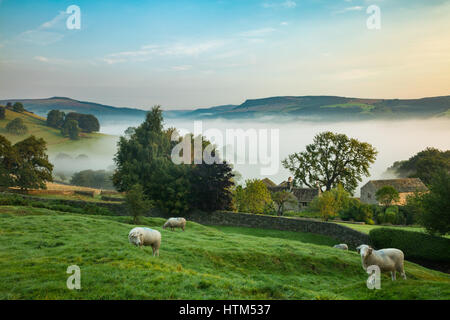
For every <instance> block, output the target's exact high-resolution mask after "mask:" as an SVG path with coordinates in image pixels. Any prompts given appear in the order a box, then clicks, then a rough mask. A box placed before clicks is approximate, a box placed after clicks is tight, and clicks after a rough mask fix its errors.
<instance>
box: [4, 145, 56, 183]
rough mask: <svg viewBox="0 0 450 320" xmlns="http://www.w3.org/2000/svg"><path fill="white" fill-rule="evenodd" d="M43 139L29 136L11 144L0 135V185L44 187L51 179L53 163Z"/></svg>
mask: <svg viewBox="0 0 450 320" xmlns="http://www.w3.org/2000/svg"><path fill="white" fill-rule="evenodd" d="M45 151H46V143H45V141H44V140H43V139H36V138H35V137H34V136H30V137H28V138H27V139H25V140H22V141H20V142H18V143H16V144H15V145H14V146H11V143H10V142H9V141H8V140H7V139H6V138H5V137H3V136H0V185H1V186H3V187H20V188H21V189H45V188H46V185H45V182H46V181H52V171H53V165H52V164H51V163H50V162H49V161H48V156H47V154H46V153H45Z"/></svg>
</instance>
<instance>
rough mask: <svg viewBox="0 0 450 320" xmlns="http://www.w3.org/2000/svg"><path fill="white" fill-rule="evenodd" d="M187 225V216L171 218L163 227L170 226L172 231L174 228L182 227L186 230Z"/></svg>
mask: <svg viewBox="0 0 450 320" xmlns="http://www.w3.org/2000/svg"><path fill="white" fill-rule="evenodd" d="M185 226H186V219H185V218H170V219H169V220H167V221H166V223H164V225H163V229H165V228H170V229H171V230H172V231H173V229H174V228H181V229H183V231H184V227H185Z"/></svg>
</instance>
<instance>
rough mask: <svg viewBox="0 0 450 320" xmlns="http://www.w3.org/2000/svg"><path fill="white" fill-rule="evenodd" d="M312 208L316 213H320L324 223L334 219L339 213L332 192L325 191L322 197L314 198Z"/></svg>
mask: <svg viewBox="0 0 450 320" xmlns="http://www.w3.org/2000/svg"><path fill="white" fill-rule="evenodd" d="M310 208H311V209H312V210H313V211H315V212H319V214H320V216H321V218H322V220H324V221H328V220H329V219H330V218H334V217H335V216H337V214H338V211H339V206H338V203H337V201H336V198H335V196H334V195H333V193H332V192H331V191H325V192H324V193H322V194H321V195H320V196H318V197H316V198H314V199H313V201H311V203H310Z"/></svg>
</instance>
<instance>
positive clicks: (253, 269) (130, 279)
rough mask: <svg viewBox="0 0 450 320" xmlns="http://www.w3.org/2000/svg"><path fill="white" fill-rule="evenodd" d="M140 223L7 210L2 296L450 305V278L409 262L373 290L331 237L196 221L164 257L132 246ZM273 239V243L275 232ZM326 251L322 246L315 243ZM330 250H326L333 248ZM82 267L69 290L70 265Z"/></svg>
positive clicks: (150, 222) (0, 212)
mask: <svg viewBox="0 0 450 320" xmlns="http://www.w3.org/2000/svg"><path fill="white" fill-rule="evenodd" d="M130 220H131V218H130V217H106V216H88V215H77V214H69V213H60V212H56V211H51V210H47V209H40V208H30V207H9V206H4V207H0V298H1V299H449V298H450V276H449V275H446V274H443V273H440V272H437V271H432V270H428V269H426V268H423V267H420V266H418V265H415V264H413V263H409V262H407V263H406V273H407V276H408V280H406V281H404V280H399V281H396V282H391V281H390V280H389V278H388V277H387V275H383V277H382V284H381V285H382V289H381V290H377V291H371V290H368V289H367V287H366V285H365V281H366V279H367V275H366V273H365V272H364V271H363V270H362V268H361V264H360V258H359V256H358V255H357V254H356V253H355V252H344V251H340V250H336V249H333V248H331V247H330V245H331V244H332V243H330V242H329V241H330V240H329V238H326V237H321V236H317V237H315V236H314V237H313V235H310V234H299V235H294V234H293V233H291V232H289V233H286V232H283V231H271V230H257V229H252V230H245V228H224V227H205V226H202V225H199V224H196V223H192V222H188V224H187V229H186V231H185V232H182V231H181V230H178V231H175V232H172V231H169V230H162V228H161V226H162V224H163V222H164V220H163V219H160V218H144V219H143V225H145V226H149V227H151V228H155V229H157V230H159V231H160V232H161V234H162V246H161V250H160V254H161V255H160V257H159V258H156V257H152V256H151V248H144V249H142V250H141V249H139V248H136V247H134V246H132V245H131V244H129V243H128V239H127V235H128V232H129V230H130V229H131V228H133V227H134V226H133V225H131V224H129V223H130ZM265 234H267V236H266V235H265ZM310 241H312V242H315V243H319V244H315V243H311V242H310ZM323 244H326V245H323ZM73 264H76V265H78V266H79V267H80V268H81V287H82V289H81V290H80V291H76V290H68V289H67V288H66V280H67V277H68V276H69V275H68V274H66V269H67V267H68V266H70V265H73Z"/></svg>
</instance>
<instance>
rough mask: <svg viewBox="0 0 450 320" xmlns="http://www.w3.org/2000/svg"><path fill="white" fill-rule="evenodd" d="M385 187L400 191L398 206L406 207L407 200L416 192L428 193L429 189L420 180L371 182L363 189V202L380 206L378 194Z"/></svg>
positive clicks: (406, 179)
mask: <svg viewBox="0 0 450 320" xmlns="http://www.w3.org/2000/svg"><path fill="white" fill-rule="evenodd" d="M385 186H391V187H393V188H395V190H397V191H398V193H399V196H400V200H399V201H398V202H397V203H396V204H397V205H404V204H405V203H406V198H407V197H408V196H409V195H412V194H414V192H427V191H428V188H427V187H426V186H425V185H424V184H423V182H422V181H421V180H420V179H419V178H404V179H389V180H371V181H369V182H367V183H366V184H365V185H364V186H362V187H361V201H362V202H364V203H368V204H379V203H378V201H377V199H376V196H375V194H376V192H377V191H378V190H379V189H381V188H382V187H385Z"/></svg>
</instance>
